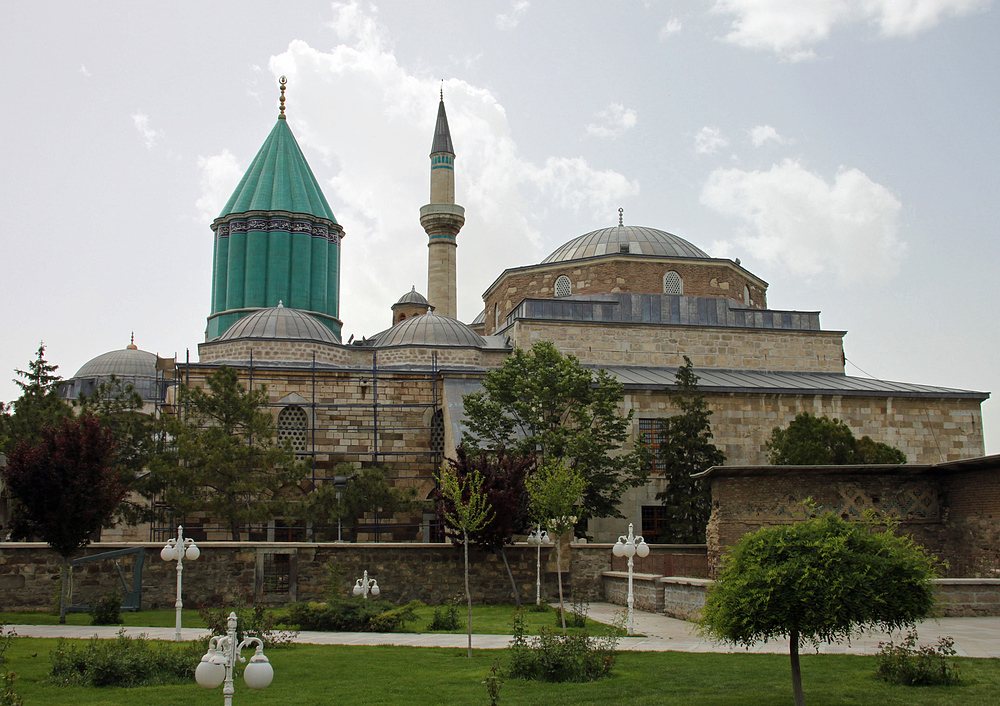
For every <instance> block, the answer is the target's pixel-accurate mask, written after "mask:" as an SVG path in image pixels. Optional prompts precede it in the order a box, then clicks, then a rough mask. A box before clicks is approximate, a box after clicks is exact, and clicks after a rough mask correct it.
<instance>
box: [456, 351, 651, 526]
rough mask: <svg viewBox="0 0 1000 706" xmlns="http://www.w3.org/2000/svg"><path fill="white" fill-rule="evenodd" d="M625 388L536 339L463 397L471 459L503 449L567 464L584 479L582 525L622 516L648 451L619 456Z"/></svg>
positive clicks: (624, 431)
mask: <svg viewBox="0 0 1000 706" xmlns="http://www.w3.org/2000/svg"><path fill="white" fill-rule="evenodd" d="M622 398H623V393H622V385H621V383H619V382H618V381H617V380H615V379H614V377H612V376H611V375H610V374H609V373H608V372H607V371H606V370H596V371H594V370H590V369H588V368H585V367H583V366H582V365H581V364H580V362H579V361H578V360H577V359H576V358H575V357H574V356H572V355H567V356H563V355H562V354H561V353H560V352H559V351H558V350H556V348H555V346H553V345H552V344H551V343H549V342H547V341H540V342H538V343H536V344H535V345H534V346H532V348H531V351H530V352H529V351H524V350H522V349H520V348H518V349H515V350H514V352H513V354H512V355H511V356H510V357H508V358H507V359H506V360H505V361H504V364H503V366H502V367H500V368H497V369H494V370H491V371H490V372H488V373H487V374H486V377H485V378H484V379H483V390H482V391H481V392H476V393H473V394H471V395H466V396H465V398H464V401H465V414H466V419H467V424H468V428H469V431H468V432H466V433H465V434H464V437H463V441H464V443H465V444H466V446H468V447H469V449H470V451H472V453H473V455H475V454H477V453H479V452H481V451H483V450H492V451H496V450H497V449H499V448H500V447H501V446H503V447H506V448H507V449H508V451H511V452H513V453H515V454H516V455H518V456H522V457H527V456H530V455H534V456H536V457H537V459H538V462H539V463H540V464H543V465H544V464H553V463H564V464H566V465H567V466H570V467H571V468H575V469H577V471H579V473H580V474H581V475H582V476H583V478H584V479H585V480H586V481H587V487H586V490H585V491H584V496H583V500H582V504H581V506H580V508H579V510H578V513H579V516H580V521H581V522H582V521H586V520H588V519H590V518H591V517H622V515H621V513H620V512H619V511H618V505H619V501H620V499H621V495H622V493H623V492H624V491H625V490H626V489H628V488H633V487H637V486H641V485H643V484H645V482H646V480H647V477H648V471H647V470H646V467H647V465H648V458H649V452H648V450H647V449H645V448H644V447H641V446H640V447H639V448H637V449H636V450H635V451H633V452H631V453H627V454H622V453H619V452H620V450H621V447H622V444H623V443H624V442H625V440H626V439H627V438H628V432H629V425H630V422H631V420H632V412H631V410H630V411H629V412H628V413H627V414H622V413H621V411H620V410H619V404H620V403H621V401H622Z"/></svg>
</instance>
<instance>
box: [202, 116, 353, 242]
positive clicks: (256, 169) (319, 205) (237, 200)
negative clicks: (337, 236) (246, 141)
mask: <svg viewBox="0 0 1000 706" xmlns="http://www.w3.org/2000/svg"><path fill="white" fill-rule="evenodd" d="M248 211H289V212H291V213H304V214H309V215H312V216H319V217H320V218H327V219H329V220H331V221H333V222H334V223H336V222H337V220H336V218H334V216H333V210H332V209H331V208H330V204H329V203H327V201H326V197H325V196H324V195H323V191H322V190H321V189H320V188H319V183H318V182H317V181H316V177H315V176H314V175H313V172H312V169H310V168H309V163H308V162H307V161H306V158H305V155H303V154H302V150H301V149H299V143H298V142H296V141H295V136H294V135H292V131H291V129H290V128H289V127H288V121H286V120H285V119H284V118H279V119H278V121H277V123H275V125H274V128H273V129H272V130H271V134H270V135H268V136H267V139H266V140H265V141H264V144H263V145H262V146H261V148H260V150H259V151H258V152H257V156H256V157H254V160H253V163H252V164H251V165H250V168H249V169H247V171H246V173H245V174H244V175H243V179H242V180H241V181H240V183H239V186H237V187H236V190H235V191H234V192H233V195H232V196H230V197H229V201H228V202H227V203H226V207H225V208H223V209H222V213H220V214H219V218H225V217H226V216H228V215H230V214H233V213H246V212H248Z"/></svg>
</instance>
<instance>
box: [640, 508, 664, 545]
mask: <svg viewBox="0 0 1000 706" xmlns="http://www.w3.org/2000/svg"><path fill="white" fill-rule="evenodd" d="M668 524H669V518H668V516H667V508H665V507H664V506H663V505H643V506H642V538H643V539H645V540H646V541H647V542H650V543H669V542H670V539H671V538H670V537H669V536H668V532H669V530H668V529H667V526H668Z"/></svg>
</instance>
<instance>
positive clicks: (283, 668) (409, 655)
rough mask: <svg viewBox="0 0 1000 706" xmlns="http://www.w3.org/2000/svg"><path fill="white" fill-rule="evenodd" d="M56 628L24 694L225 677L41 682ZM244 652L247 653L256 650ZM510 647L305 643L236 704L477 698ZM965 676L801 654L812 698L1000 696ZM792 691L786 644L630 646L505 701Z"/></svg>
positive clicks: (919, 701)
mask: <svg viewBox="0 0 1000 706" xmlns="http://www.w3.org/2000/svg"><path fill="white" fill-rule="evenodd" d="M54 646H55V641H54V640H37V639H29V638H17V639H16V640H14V644H13V646H12V647H11V649H10V650H9V651H8V653H7V665H8V668H9V669H11V670H12V671H14V672H16V673H17V675H18V677H17V681H16V683H15V686H16V690H17V692H18V693H19V694H20V695H21V696H23V697H24V699H25V703H26V704H29V705H31V706H34V705H36V704H39V705H41V704H53V705H55V704H59V705H62V704H68V703H80V704H90V705H92V706H118V705H133V706H168V705H169V706H174V705H175V704H180V703H183V704H193V705H195V706H197V705H199V704H204V705H206V706H208V705H209V704H211V705H212V706H217V705H218V704H219V703H220V701H221V700H222V694H221V688H220V689H215V690H213V691H206V690H204V689H201V688H200V687H198V686H197V685H196V684H194V683H191V684H183V685H178V686H165V687H144V688H138V689H130V690H129V689H91V688H80V687H58V686H50V685H47V684H45V683H44V679H45V677H46V675H47V674H48V670H49V668H50V662H49V657H48V655H49V652H50V651H51V650H52V649H53V648H54ZM244 654H246V655H248V656H249V654H250V653H249V652H245V653H244ZM503 655H504V652H503V651H502V650H496V651H489V650H477V651H475V652H474V654H473V658H472V659H471V660H470V659H468V658H466V656H465V650H464V649H438V648H425V649H421V648H412V647H341V646H313V645H296V646H294V647H292V648H288V649H281V650H271V651H269V653H268V657H269V658H270V659H271V663H272V664H273V665H274V671H275V677H274V683H273V684H272V685H271V687H270V688H268V689H267V690H265V691H262V692H254V691H252V690H250V689H247V688H246V685H244V684H243V683H242V681H237V684H236V696H235V698H234V702H235V703H238V704H241V705H243V704H282V705H283V706H315V704H334V703H351V704H354V703H364V704H393V705H396V704H456V705H458V704H460V705H461V706H469V705H470V704H485V703H488V701H487V697H486V690H485V688H484V687H483V685H482V683H481V682H482V680H483V677H484V676H485V675H486V672H487V670H488V669H489V667H490V665H491V664H492V663H493V660H494V659H496V658H497V657H502V656H503ZM959 662H960V664H961V669H962V674H963V677H964V679H965V684H964V685H962V686H957V687H948V688H945V687H899V686H890V685H888V684H884V683H882V682H878V681H876V680H875V679H874V677H873V676H872V671H873V668H874V659H873V658H871V657H858V656H849V655H809V654H806V655H803V656H802V675H803V679H802V681H803V686H804V688H805V692H806V702H807V703H808V704H810V706H820V705H824V706H834V705H836V706H854V705H857V704H877V705H879V706H882V705H887V706H888V705H893V704H898V705H899V706H924V705H926V706H930V705H934V706H941V705H943V706H949V705H954V706H958V705H961V706H968V705H970V704H971V705H975V706H988V705H989V704H1000V664H998V662H997V661H996V660H984V659H980V660H976V659H960V660H959ZM791 702H792V695H791V680H790V678H789V671H788V658H787V657H784V656H779V655H747V654H736V655H722V654H687V653H681V652H665V653H650V652H647V653H623V654H621V655H620V658H619V661H618V664H617V665H616V666H615V669H614V673H613V676H612V677H611V678H610V679H606V680H603V681H600V682H594V683H591V684H543V683H537V682H518V681H507V682H506V683H505V684H504V685H503V688H502V690H501V703H502V704H504V706H507V705H513V704H536V705H538V706H552V704H599V705H600V706H607V704H612V703H613V704H616V706H617V705H619V704H678V705H680V704H683V705H684V706H701V705H709V704H717V705H720V706H721V705H723V704H725V705H727V706H774V705H775V704H790V703H791Z"/></svg>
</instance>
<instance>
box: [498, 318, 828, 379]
mask: <svg viewBox="0 0 1000 706" xmlns="http://www.w3.org/2000/svg"><path fill="white" fill-rule="evenodd" d="M507 333H508V335H510V337H511V338H512V339H513V340H514V341H515V342H516V345H517V346H518V347H519V348H525V349H527V348H531V346H532V345H534V344H535V343H536V342H537V341H551V342H552V343H553V344H554V345H555V347H556V348H558V349H559V351H560V352H561V353H563V354H564V355H565V354H567V353H572V354H573V355H575V356H576V357H577V358H579V359H580V362H582V363H584V364H587V365H650V366H662V367H676V366H680V365H684V356H685V355H686V356H687V357H688V358H690V359H691V363H692V365H694V367H695V369H696V370H697V369H698V368H724V369H739V370H763V371H775V370H776V371H794V372H808V373H843V372H844V346H843V334H842V333H839V332H836V331H786V330H781V329H740V328H722V327H710V328H709V327H705V328H701V327H694V326H661V325H656V326H652V325H647V326H643V325H637V324H618V323H602V324H601V325H600V326H596V325H594V324H586V323H580V324H577V323H565V322H559V323H542V322H538V321H518V322H517V323H516V324H515V326H514V327H513V328H511V329H509V330H508V331H507Z"/></svg>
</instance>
